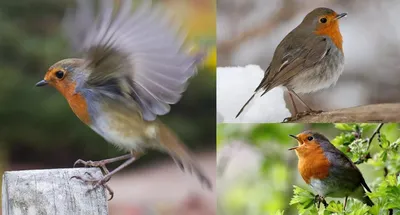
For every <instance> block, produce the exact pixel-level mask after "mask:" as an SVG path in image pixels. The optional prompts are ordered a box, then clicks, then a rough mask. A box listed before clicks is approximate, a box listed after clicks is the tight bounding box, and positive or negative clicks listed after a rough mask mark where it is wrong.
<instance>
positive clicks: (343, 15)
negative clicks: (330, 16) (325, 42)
mask: <svg viewBox="0 0 400 215" xmlns="http://www.w3.org/2000/svg"><path fill="white" fill-rule="evenodd" d="M346 16H347V13H341V14H338V15H336V17H335V20H337V19H341V18H343V17H346Z"/></svg>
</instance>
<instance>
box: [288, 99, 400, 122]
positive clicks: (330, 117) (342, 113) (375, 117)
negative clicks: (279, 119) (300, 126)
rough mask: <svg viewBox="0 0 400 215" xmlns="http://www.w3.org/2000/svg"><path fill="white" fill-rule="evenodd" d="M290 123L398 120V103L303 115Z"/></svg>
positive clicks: (399, 114)
mask: <svg viewBox="0 0 400 215" xmlns="http://www.w3.org/2000/svg"><path fill="white" fill-rule="evenodd" d="M288 122H290V123H335V122H343V123H350V122H381V123H382V122H400V103H394V104H373V105H365V106H358V107H352V108H344V109H339V110H333V111H327V112H322V113H320V114H313V115H308V116H303V117H301V118H299V119H297V120H293V121H288Z"/></svg>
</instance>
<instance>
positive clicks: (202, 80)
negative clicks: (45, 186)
mask: <svg viewBox="0 0 400 215" xmlns="http://www.w3.org/2000/svg"><path fill="white" fill-rule="evenodd" d="M153 2H155V3H160V4H163V5H164V6H165V9H166V10H169V11H170V12H171V13H172V14H173V15H174V18H175V19H176V20H177V21H179V22H181V23H182V24H183V28H184V29H185V30H187V31H188V32H189V34H188V42H189V44H190V45H191V46H195V47H207V48H208V49H209V50H210V51H209V53H208V57H207V59H206V60H205V62H204V64H203V65H201V66H200V67H199V73H198V75H197V76H196V77H195V78H194V79H192V81H191V84H190V85H189V88H188V89H187V91H186V92H185V93H184V95H183V99H182V100H181V101H180V102H179V103H178V104H176V105H173V106H172V109H171V113H170V114H168V115H167V116H163V117H161V120H162V121H164V122H165V123H166V124H167V125H169V126H170V127H171V128H172V130H174V131H175V132H176V133H177V134H178V136H179V137H180V138H181V139H182V140H183V141H184V142H185V143H187V145H188V147H190V148H191V149H193V151H194V152H195V154H196V156H197V157H198V159H199V161H200V164H201V165H202V166H203V167H204V169H205V171H206V173H208V175H210V177H211V180H212V181H214V179H215V136H216V134H215V132H216V128H215V119H216V116H215V66H216V49H215V34H216V33H215V25H216V24H215V16H216V8H215V5H216V3H215V0H201V1H199V0H158V1H157V0H153ZM73 3H74V0H59V1H54V0H34V1H33V0H18V1H5V0H3V1H0V28H1V29H2V30H1V31H0V173H1V174H2V173H3V172H4V171H6V170H22V169H45V168H68V167H72V165H73V163H74V162H75V161H76V160H77V159H79V158H81V159H83V160H100V159H105V158H109V157H114V156H118V155H122V154H124V153H125V152H122V151H119V150H117V149H116V148H114V147H113V146H112V145H111V144H108V143H107V142H106V141H105V140H104V139H103V138H101V137H100V136H98V135H97V134H95V133H94V132H93V131H92V130H91V129H90V128H89V127H87V126H85V125H84V124H83V123H81V122H80V121H79V119H78V118H77V117H76V116H75V115H74V113H73V112H72V111H71V110H70V108H69V106H68V104H67V102H66V101H65V99H64V98H63V97H62V96H61V95H60V94H59V93H58V92H57V91H56V90H55V89H53V88H35V87H34V85H35V83H36V82H37V81H39V80H41V79H42V78H43V77H44V74H45V73H46V71H47V69H48V67H49V66H51V65H52V64H53V63H55V62H56V61H58V60H61V59H63V58H66V57H74V56H71V54H70V53H71V52H70V50H69V46H68V43H67V41H66V40H65V39H64V37H63V31H62V29H61V25H60V23H61V21H62V17H63V14H64V10H65V9H66V8H67V6H72V5H73ZM115 167H116V165H110V168H111V169H113V168H115ZM127 169H128V170H126V171H123V172H121V173H118V174H117V175H115V176H114V177H113V178H112V180H111V181H110V183H109V185H110V186H111V187H112V188H113V189H114V191H115V197H114V199H113V200H112V201H110V202H109V209H110V214H116V215H125V214H129V215H143V214H173V215H176V214H188V215H191V214H193V215H195V214H196V215H197V214H198V215H202V214H215V197H214V196H215V195H214V193H213V192H208V191H205V190H203V189H202V188H201V185H200V184H199V183H198V181H197V179H196V178H195V177H193V176H191V175H190V174H185V173H182V172H181V171H180V169H179V168H178V167H177V166H176V165H175V164H174V163H173V162H172V160H171V158H169V157H168V156H166V155H164V154H161V153H156V152H153V151H150V152H149V153H148V155H146V156H144V157H143V158H141V159H140V160H139V161H137V162H135V163H134V164H133V165H131V166H130V168H127Z"/></svg>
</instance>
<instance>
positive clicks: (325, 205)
mask: <svg viewBox="0 0 400 215" xmlns="http://www.w3.org/2000/svg"><path fill="white" fill-rule="evenodd" d="M314 202H315V203H317V208H318V209H319V207H320V206H321V202H322V204H323V205H324V207H325V208H326V207H328V203H326V201H325V198H324V197H323V196H320V195H315V198H314Z"/></svg>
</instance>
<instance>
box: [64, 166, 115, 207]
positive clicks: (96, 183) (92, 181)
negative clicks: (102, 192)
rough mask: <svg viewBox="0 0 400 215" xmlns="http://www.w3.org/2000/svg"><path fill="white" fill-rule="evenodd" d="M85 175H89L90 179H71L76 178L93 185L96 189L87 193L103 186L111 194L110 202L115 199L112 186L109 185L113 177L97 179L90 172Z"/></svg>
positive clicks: (78, 177) (79, 177) (80, 177)
mask: <svg viewBox="0 0 400 215" xmlns="http://www.w3.org/2000/svg"><path fill="white" fill-rule="evenodd" d="M85 175H87V176H88V178H84V177H82V176H72V177H71V179H73V178H75V179H78V180H81V181H83V182H84V183H87V184H91V185H93V186H94V187H93V188H92V189H89V190H88V191H87V192H90V191H92V190H94V189H96V188H98V187H99V186H103V187H104V188H105V189H106V190H107V191H108V193H109V194H110V198H109V199H108V201H110V200H111V199H112V198H113V197H114V191H113V190H112V189H111V188H110V186H108V185H107V182H108V181H109V180H110V179H111V177H108V176H103V177H101V178H100V179H96V178H95V177H93V175H92V174H90V173H89V172H85Z"/></svg>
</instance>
